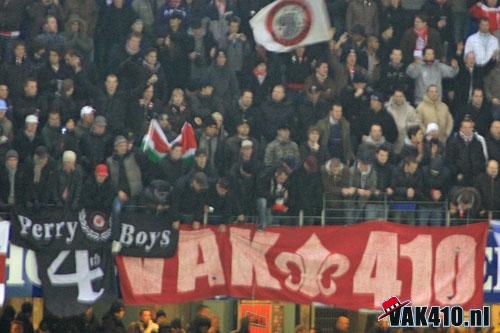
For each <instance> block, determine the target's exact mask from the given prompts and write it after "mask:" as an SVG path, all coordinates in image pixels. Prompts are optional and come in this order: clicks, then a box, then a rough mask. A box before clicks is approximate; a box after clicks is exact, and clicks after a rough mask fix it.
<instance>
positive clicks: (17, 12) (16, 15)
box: [0, 0, 29, 32]
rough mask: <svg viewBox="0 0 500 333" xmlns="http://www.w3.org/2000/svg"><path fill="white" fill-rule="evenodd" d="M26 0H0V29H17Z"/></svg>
mask: <svg viewBox="0 0 500 333" xmlns="http://www.w3.org/2000/svg"><path fill="white" fill-rule="evenodd" d="M28 3H29V1H28V0H17V1H11V0H0V7H1V8H2V10H0V31H2V32H7V31H19V30H20V28H21V23H22V19H23V16H24V13H25V10H26V6H27V5H28Z"/></svg>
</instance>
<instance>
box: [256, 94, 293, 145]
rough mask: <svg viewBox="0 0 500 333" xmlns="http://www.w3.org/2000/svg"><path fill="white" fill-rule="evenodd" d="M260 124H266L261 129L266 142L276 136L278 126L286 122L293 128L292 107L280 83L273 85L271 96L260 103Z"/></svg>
mask: <svg viewBox="0 0 500 333" xmlns="http://www.w3.org/2000/svg"><path fill="white" fill-rule="evenodd" d="M260 108H261V112H262V116H261V118H260V123H261V124H266V126H264V127H263V129H262V135H263V136H264V139H265V140H266V142H268V143H269V142H271V141H273V140H274V138H275V136H276V132H277V131H278V126H280V125H283V124H286V125H288V126H289V127H291V128H292V134H293V129H294V125H295V124H294V121H293V108H292V107H291V105H290V103H289V102H288V101H287V100H286V92H285V87H284V86H283V85H281V84H279V85H277V86H275V87H274V88H273V91H272V93H271V98H270V99H269V100H267V101H265V102H264V103H262V105H261V107H260Z"/></svg>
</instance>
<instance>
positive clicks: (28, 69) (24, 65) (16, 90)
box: [0, 1, 36, 99]
mask: <svg viewBox="0 0 500 333" xmlns="http://www.w3.org/2000/svg"><path fill="white" fill-rule="evenodd" d="M13 2H14V3H15V2H17V1H10V3H13ZM2 13H3V11H2V10H0V15H2ZM1 24H2V20H0V25H1ZM35 76H36V71H35V67H34V66H33V64H32V63H31V62H30V61H29V60H27V59H24V60H23V62H21V63H16V62H15V60H12V61H10V62H5V63H4V64H3V66H2V69H1V71H0V79H1V81H2V82H5V83H6V84H7V85H8V86H9V90H10V94H11V96H12V97H14V99H16V98H19V97H21V96H22V95H23V85H24V82H25V80H26V79H27V78H30V77H35Z"/></svg>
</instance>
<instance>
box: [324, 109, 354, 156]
mask: <svg viewBox="0 0 500 333" xmlns="http://www.w3.org/2000/svg"><path fill="white" fill-rule="evenodd" d="M342 110H343V109H342V105H340V104H338V103H334V104H332V107H331V109H330V113H329V115H328V116H327V117H325V118H323V119H322V120H320V121H319V122H318V123H317V125H316V127H317V128H318V131H319V135H320V139H321V141H320V147H325V148H326V149H327V151H328V154H329V156H330V157H332V158H338V159H339V160H341V161H342V162H343V163H344V164H346V165H349V164H350V163H351V161H352V160H353V156H354V155H353V152H352V146H351V130H350V126H349V122H348V121H347V120H346V119H345V118H344V117H343V111H342Z"/></svg>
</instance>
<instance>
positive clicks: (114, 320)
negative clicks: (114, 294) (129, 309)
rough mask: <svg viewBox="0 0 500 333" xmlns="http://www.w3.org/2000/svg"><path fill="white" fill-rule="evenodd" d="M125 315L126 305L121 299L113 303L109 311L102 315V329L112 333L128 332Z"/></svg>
mask: <svg viewBox="0 0 500 333" xmlns="http://www.w3.org/2000/svg"><path fill="white" fill-rule="evenodd" d="M124 316H125V307H124V306H123V303H122V302H120V301H115V302H113V304H111V307H110V308H109V310H108V312H106V314H105V315H104V316H103V317H102V325H101V330H103V331H104V332H110V333H111V332H112V333H126V332H127V330H126V329H125V325H124V324H123V321H122V320H123V317H124Z"/></svg>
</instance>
